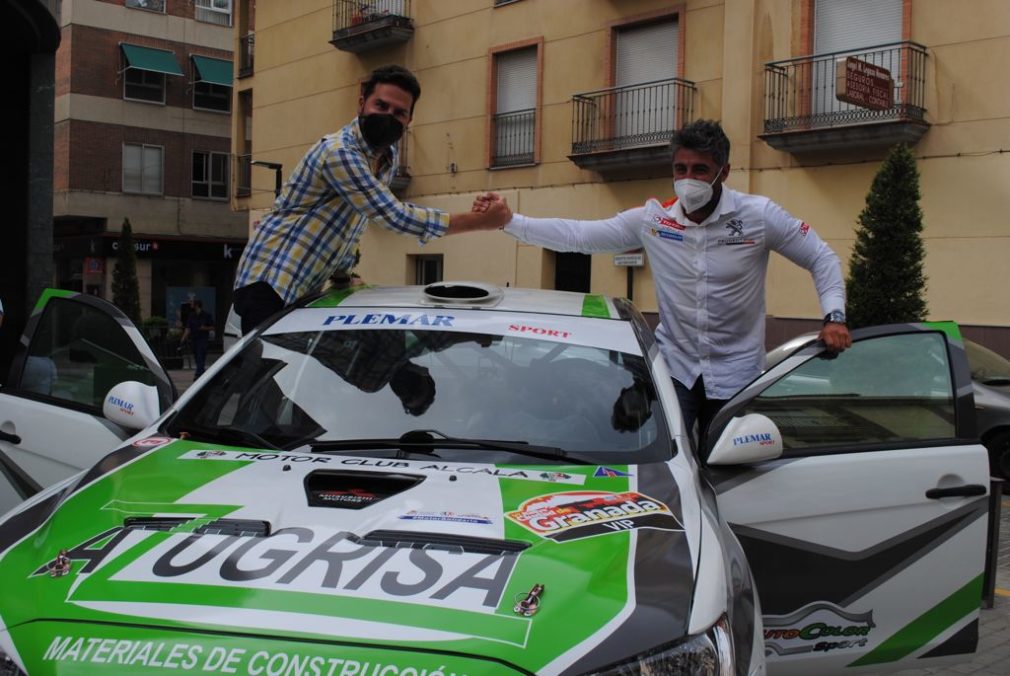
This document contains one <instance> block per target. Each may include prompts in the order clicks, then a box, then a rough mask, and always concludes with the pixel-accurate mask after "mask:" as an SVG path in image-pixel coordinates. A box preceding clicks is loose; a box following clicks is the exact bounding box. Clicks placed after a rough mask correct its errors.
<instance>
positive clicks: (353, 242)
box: [235, 66, 512, 333]
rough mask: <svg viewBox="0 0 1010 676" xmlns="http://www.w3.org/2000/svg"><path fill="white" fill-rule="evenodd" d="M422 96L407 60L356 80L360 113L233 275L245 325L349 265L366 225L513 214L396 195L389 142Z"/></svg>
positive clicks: (294, 178) (281, 205) (445, 227)
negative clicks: (419, 202)
mask: <svg viewBox="0 0 1010 676" xmlns="http://www.w3.org/2000/svg"><path fill="white" fill-rule="evenodd" d="M420 95H421V86H420V84H418V82H417V78H415V77H414V75H413V74H412V73H411V72H410V71H408V70H407V69H406V68H402V67H400V66H383V67H381V68H378V69H376V70H375V71H373V72H372V74H371V77H370V78H369V79H368V81H367V82H365V84H364V85H363V86H362V92H361V96H360V98H359V99H358V117H357V118H356V119H354V120H352V121H351V123H350V124H348V125H347V126H345V127H344V128H343V129H341V130H340V131H338V132H336V133H335V134H329V135H327V136H324V137H323V138H322V139H320V140H319V141H318V142H317V143H316V144H315V145H314V146H312V148H311V149H309V151H308V153H306V155H305V157H303V158H302V161H301V162H300V163H299V164H298V166H297V167H295V170H294V172H293V173H292V175H291V177H290V178H289V179H288V182H287V184H286V185H285V186H284V190H283V192H282V193H281V194H280V195H279V196H278V198H277V200H276V201H275V202H274V208H273V210H272V211H271V212H270V213H269V214H268V215H267V216H266V217H264V218H263V220H262V221H261V222H260V224H259V226H258V227H257V228H256V231H255V233H253V237H252V240H251V241H250V242H249V244H248V245H247V246H246V248H245V251H243V253H242V258H241V260H240V261H239V266H238V273H237V274H236V277H235V311H236V312H237V313H238V314H239V316H240V317H241V318H242V332H243V333H248V332H249V331H251V330H253V329H254V328H256V326H258V325H259V324H260V323H261V322H262V321H263V320H264V319H266V318H267V317H269V316H270V315H272V314H273V313H275V312H277V311H278V310H280V309H281V308H283V307H284V306H286V305H290V304H291V303H294V302H295V301H296V300H297V299H298V298H299V297H301V296H304V295H306V294H308V293H312V292H314V291H318V290H319V289H321V288H322V287H323V283H324V282H325V281H326V280H327V279H328V278H329V277H330V276H331V275H333V274H334V273H336V272H340V271H344V272H348V271H350V269H351V267H352V265H353V264H354V252H355V249H356V247H357V243H358V240H359V239H360V238H361V235H362V232H363V231H364V228H365V224H366V223H368V222H369V221H374V222H376V223H378V224H379V225H381V226H383V227H385V228H388V229H390V230H393V231H395V232H399V233H401V234H405V235H415V236H417V237H418V238H419V239H420V241H421V242H422V243H424V242H427V241H429V240H431V239H434V238H436V237H442V236H443V235H450V234H454V233H461V232H473V231H478V230H496V229H498V228H500V227H502V226H503V225H505V223H507V222H508V221H509V219H510V218H511V217H512V213H511V211H510V210H509V208H508V206H507V204H505V203H504V201H502V202H501V203H499V205H496V207H495V208H493V209H489V210H488V211H486V212H483V213H476V212H466V213H458V214H451V215H450V214H448V213H446V212H444V211H441V210H439V209H432V208H427V207H420V206H416V205H414V204H408V203H405V202H401V201H399V200H398V199H397V198H396V197H395V196H394V195H393V193H392V192H391V191H390V190H389V183H390V181H391V180H392V178H393V173H394V171H395V169H396V167H397V164H398V152H397V148H396V142H397V141H398V140H399V139H400V136H402V135H403V130H404V129H405V128H406V126H407V125H408V124H410V120H411V118H412V116H413V112H414V104H415V103H417V99H418V97H420Z"/></svg>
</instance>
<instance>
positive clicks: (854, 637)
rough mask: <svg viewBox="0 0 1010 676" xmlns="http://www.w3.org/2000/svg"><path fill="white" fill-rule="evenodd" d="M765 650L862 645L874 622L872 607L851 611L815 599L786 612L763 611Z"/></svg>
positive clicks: (824, 649)
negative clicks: (768, 612)
mask: <svg viewBox="0 0 1010 676" xmlns="http://www.w3.org/2000/svg"><path fill="white" fill-rule="evenodd" d="M764 626H765V654H766V655H772V654H775V655H795V654H799V653H809V652H828V651H832V650H852V649H854V648H863V647H865V646H866V644H867V641H869V638H868V637H869V636H870V633H871V632H872V631H873V628H874V627H875V626H876V625H875V624H874V623H873V611H872V610H870V611H867V612H865V613H851V612H848V611H846V610H843V609H842V608H839V607H838V606H836V605H835V604H833V603H825V602H817V603H811V604H810V605H807V606H804V607H803V608H800V609H799V610H797V611H796V612H795V613H790V614H789V615H765V616H764Z"/></svg>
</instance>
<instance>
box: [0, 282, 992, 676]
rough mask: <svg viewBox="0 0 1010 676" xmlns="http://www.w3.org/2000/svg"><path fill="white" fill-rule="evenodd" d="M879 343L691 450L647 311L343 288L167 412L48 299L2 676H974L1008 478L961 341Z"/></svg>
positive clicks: (26, 374) (0, 660) (122, 340)
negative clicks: (981, 432) (964, 663)
mask: <svg viewBox="0 0 1010 676" xmlns="http://www.w3.org/2000/svg"><path fill="white" fill-rule="evenodd" d="M853 338H854V341H855V343H854V345H853V347H852V349H850V350H847V351H846V352H845V353H843V354H841V355H839V356H837V357H836V358H834V359H825V358H824V355H823V354H822V351H821V349H820V348H819V347H817V346H816V345H808V346H806V347H804V348H802V349H800V350H799V351H798V352H795V353H793V354H791V355H790V356H788V357H786V358H785V359H783V360H782V361H781V363H779V364H777V365H776V366H774V367H773V368H771V369H769V370H768V371H767V372H766V373H765V374H763V375H762V376H761V377H760V378H758V379H757V380H755V381H754V382H753V383H751V384H750V385H748V386H747V387H746V388H744V389H743V390H742V391H741V392H740V393H739V394H738V395H737V396H736V397H734V398H733V399H732V400H731V401H730V402H729V403H728V404H727V406H726V407H725V408H724V409H723V411H722V412H721V413H720V414H719V415H718V416H717V417H716V419H715V420H714V421H713V422H712V425H711V427H710V428H709V430H708V436H707V438H708V439H709V441H708V442H707V444H706V446H705V447H704V448H696V447H695V445H694V444H693V442H692V441H691V439H689V438H688V437H687V436H686V435H685V433H684V430H683V424H682V420H681V416H680V412H679V409H678V405H677V398H676V394H675V392H674V389H673V387H672V385H671V380H670V377H669V374H668V373H667V371H666V367H665V365H664V362H663V359H662V357H661V356H660V353H659V350H658V348H657V345H656V343H655V340H654V338H653V334H652V332H651V331H650V330H649V329H648V326H647V324H646V323H645V321H644V320H643V319H642V317H641V315H640V314H639V313H638V312H637V311H636V310H635V308H634V307H633V306H632V305H631V304H630V303H629V302H628V301H625V300H621V299H611V298H605V297H602V296H597V295H591V294H578V293H566V292H556V291H544V290H529V289H500V288H496V287H492V286H488V285H484V284H477V283H440V284H437V285H430V286H428V287H397V288H358V289H354V290H353V291H350V292H348V291H341V292H331V293H325V294H322V295H319V296H317V297H313V298H311V299H308V300H306V301H305V302H303V303H300V304H299V305H297V306H295V307H292V308H290V309H288V310H286V311H285V312H283V313H281V314H279V315H278V316H275V317H274V318H272V319H271V320H270V321H269V322H267V323H266V324H264V325H263V326H261V327H259V328H258V329H257V330H256V331H254V332H253V333H252V334H251V335H247V336H243V337H242V338H241V340H239V342H238V343H237V344H236V345H235V346H234V347H233V348H232V349H230V350H229V351H228V352H227V353H226V354H225V355H224V356H223V357H222V358H220V359H219V360H218V361H216V362H215V363H214V364H213V366H212V367H211V368H210V369H209V370H208V372H207V374H206V375H205V376H204V377H202V378H201V379H200V380H198V381H197V382H196V383H195V384H194V385H193V386H192V387H190V388H189V389H188V390H187V391H186V393H185V394H184V395H182V396H181V397H180V398H179V399H178V401H175V396H174V392H173V389H172V385H171V382H170V381H169V379H168V377H167V375H166V374H165V372H164V370H163V369H162V368H161V366H160V365H159V364H158V363H157V361H156V360H155V359H154V357H153V354H152V353H151V351H150V349H149V348H148V347H147V346H146V345H145V344H144V343H143V340H142V339H141V337H140V334H139V333H138V332H137V331H136V329H134V328H133V327H132V325H131V324H130V323H129V321H128V320H126V319H125V317H123V315H122V314H121V313H120V312H119V311H118V310H116V309H115V308H114V307H112V306H111V305H109V304H108V303H105V302H104V301H101V300H98V299H96V298H93V297H91V296H85V295H77V294H71V293H67V292H52V293H50V294H49V295H48V296H47V297H46V298H44V299H43V300H42V302H40V304H39V306H38V307H37V310H36V312H35V314H34V315H33V316H32V319H31V322H30V325H29V327H28V331H27V333H26V335H25V339H24V342H23V351H22V353H21V354H19V355H18V356H17V358H16V359H15V365H14V368H13V369H12V373H11V378H10V379H9V381H8V385H7V386H6V387H4V388H3V389H0V475H2V476H0V478H3V479H4V480H6V485H5V486H3V488H5V489H6V490H7V492H8V495H9V500H10V502H13V501H14V500H13V496H14V495H15V494H16V495H17V498H18V499H20V498H27V499H26V500H25V501H24V502H21V503H20V504H17V506H14V507H13V509H12V510H11V511H10V512H8V513H7V514H6V515H5V516H4V517H3V518H2V519H0V579H2V580H3V581H4V591H3V594H0V671H3V673H6V674H22V673H31V674H34V673H37V672H41V673H52V672H62V671H68V672H69V671H73V672H74V673H94V674H107V673H118V672H121V671H123V670H124V669H129V670H131V671H135V672H138V673H142V672H146V671H152V672H153V671H157V670H159V669H163V668H165V667H166V665H168V664H171V665H173V666H174V668H177V669H182V670H188V671H218V670H222V669H225V670H228V671H233V672H234V673H251V674H262V673H271V674H282V673H284V674H288V673H292V674H294V673H300V674H316V673H320V674H322V673H342V674H374V673H380V674H387V675H388V674H413V675H415V676H416V675H419V674H423V675H425V676H434V674H438V673H441V674H446V675H447V674H453V673H454V674H471V675H473V674H496V675H497V674H511V673H515V674H533V673H536V674H608V675H613V676H617V675H623V674H652V673H662V674H692V675H694V674H711V675H718V676H729V675H731V674H732V675H741V676H745V675H746V676H749V675H760V674H764V673H766V671H767V673H771V674H796V675H799V674H803V675H808V674H819V675H820V674H842V673H846V674H847V673H853V672H858V671H873V672H882V671H886V670H897V669H904V668H907V667H912V666H914V667H919V668H923V667H932V666H936V665H938V664H943V663H947V662H956V661H958V660H961V659H964V658H965V657H966V656H967V655H969V654H971V653H972V652H973V651H974V650H975V647H976V643H977V638H978V613H979V600H980V596H981V587H982V581H981V580H982V572H983V567H984V552H985V542H986V533H987V519H986V517H987V500H986V493H987V486H988V480H987V474H988V466H987V462H986V454H985V449H984V448H983V447H982V446H981V445H979V444H978V443H977V442H976V441H975V440H974V438H973V435H972V433H973V426H974V410H973V400H972V390H971V388H970V387H968V384H969V382H970V373H969V370H968V364H967V360H966V359H965V355H964V351H963V348H962V343H961V341H960V337H959V335H958V334H957V328H956V326H954V325H950V324H947V325H907V326H890V327H878V328H875V329H870V330H862V331H856V332H854V335H853ZM811 383H816V384H817V388H815V389H816V391H811V390H810V385H811ZM803 388H807V389H806V390H804V389H803ZM4 660H6V661H4Z"/></svg>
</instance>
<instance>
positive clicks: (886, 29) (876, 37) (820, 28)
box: [811, 0, 903, 116]
mask: <svg viewBox="0 0 1010 676" xmlns="http://www.w3.org/2000/svg"><path fill="white" fill-rule="evenodd" d="M902 2H903V0H814V7H813V12H814V17H813V18H814V30H813V38H814V44H813V50H812V53H813V54H815V55H817V54H823V55H825V56H826V57H828V58H823V59H816V60H814V61H813V63H812V72H811V75H812V79H813V82H812V87H811V107H812V109H813V114H814V115H815V116H816V115H824V114H832V113H840V112H845V111H850V112H851V111H853V109H854V108H855V107H854V106H852V105H851V104H848V103H843V102H841V101H838V100H837V98H836V93H837V91H836V83H835V71H836V63H837V61H838V60H839V59H842V58H844V57H846V56H855V57H857V58H858V59H860V60H861V61H866V62H869V63H872V64H874V65H876V66H880V67H882V68H886V69H887V70H888V71H889V72H893V71H894V70H896V68H895V67H896V66H899V63H898V60H897V59H898V57H899V54H898V52H897V51H896V48H895V45H896V44H897V43H898V42H900V41H901V34H902V20H901V18H902V16H901V15H902ZM879 45H888V46H887V47H880V48H876V47H878V46H879Z"/></svg>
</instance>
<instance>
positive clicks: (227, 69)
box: [192, 54, 231, 87]
mask: <svg viewBox="0 0 1010 676" xmlns="http://www.w3.org/2000/svg"><path fill="white" fill-rule="evenodd" d="M192 59H193V65H194V66H195V67H196V81H197V82H209V83H210V84H216V85H221V86H222V87H231V61H225V60H224V59H212V58H211V57H209V56H197V55H196V54H194V55H193V56H192Z"/></svg>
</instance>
